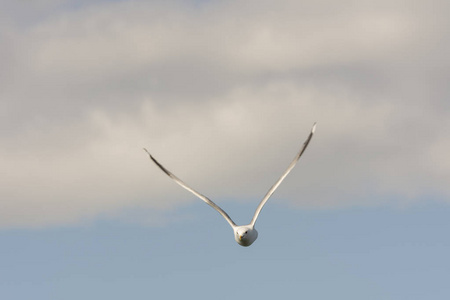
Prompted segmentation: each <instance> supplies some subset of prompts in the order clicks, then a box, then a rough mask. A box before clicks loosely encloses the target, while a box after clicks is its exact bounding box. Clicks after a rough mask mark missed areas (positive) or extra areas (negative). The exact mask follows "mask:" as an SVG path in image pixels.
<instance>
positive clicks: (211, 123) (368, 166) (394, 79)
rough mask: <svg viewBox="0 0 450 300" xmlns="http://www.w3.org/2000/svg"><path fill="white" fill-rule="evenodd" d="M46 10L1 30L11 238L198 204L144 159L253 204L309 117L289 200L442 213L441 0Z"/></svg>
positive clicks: (27, 12) (281, 195) (2, 134)
mask: <svg viewBox="0 0 450 300" xmlns="http://www.w3.org/2000/svg"><path fill="white" fill-rule="evenodd" d="M38 3H40V9H39V10H36V13H33V9H32V7H31V8H30V7H28V9H26V5H25V4H22V6H21V7H19V8H17V4H15V6H14V7H13V8H15V9H12V10H11V11H12V12H13V13H12V15H10V16H9V17H8V18H7V19H6V20H7V21H6V22H7V26H4V27H2V29H0V39H1V41H0V42H1V44H2V45H5V46H2V48H1V49H0V62H1V64H2V66H4V67H3V68H2V70H0V78H1V82H0V87H1V92H0V97H1V102H0V113H1V121H0V125H1V131H0V144H1V147H0V165H2V169H3V170H4V171H2V173H0V181H1V182H2V183H3V185H4V187H3V188H2V190H1V192H0V199H2V200H1V201H0V203H1V205H2V209H1V210H0V220H1V221H0V226H2V227H24V226H25V227H26V226H50V225H57V224H67V223H75V222H80V221H83V220H92V219H93V218H96V217H98V216H102V217H107V216H110V217H120V216H123V215H124V214H127V211H129V210H130V209H134V208H139V209H148V210H151V211H152V213H151V214H149V216H150V215H152V216H155V215H158V216H160V215H164V212H166V213H167V214H168V215H170V212H171V211H172V210H174V209H175V208H176V207H179V206H180V205H187V204H189V203H190V202H192V201H196V200H195V199H192V197H189V195H186V193H185V191H183V190H181V189H178V188H177V187H176V186H174V185H173V183H172V182H170V181H169V180H168V179H167V178H165V177H164V175H163V174H161V173H160V171H159V170H157V169H156V168H155V167H154V166H153V165H151V164H150V162H149V161H148V158H147V157H146V156H145V153H144V152H143V151H142V150H141V148H142V147H143V146H145V147H149V148H150V149H151V151H152V152H153V153H154V154H155V156H156V157H157V158H159V159H160V160H161V162H162V163H163V164H165V165H166V166H167V167H168V168H169V169H171V170H172V171H173V172H174V173H175V174H177V175H178V176H180V177H181V178H183V179H184V180H186V181H187V182H189V183H190V184H191V185H193V186H195V187H196V188H197V189H199V190H201V191H203V192H204V193H205V194H207V195H209V196H210V197H211V198H214V199H217V202H219V203H220V202H221V199H225V198H227V199H234V200H235V201H252V202H255V205H256V203H257V201H258V200H259V199H260V198H261V197H262V196H263V195H264V193H265V191H266V189H268V188H269V187H270V186H271V184H272V183H273V182H274V181H275V180H276V179H277V178H278V176H279V174H281V172H282V171H283V170H284V168H285V167H286V166H287V164H288V163H289V161H290V159H291V157H292V156H293V155H294V154H295V152H296V151H297V149H298V147H299V146H300V145H301V143H302V142H303V140H304V138H305V137H306V135H307V134H308V131H309V129H310V127H311V125H312V123H313V122H314V121H318V129H317V135H316V136H315V138H314V140H313V141H312V143H311V146H310V149H308V151H307V153H306V154H305V157H304V158H302V161H301V162H300V163H299V166H298V168H297V169H295V171H294V172H293V173H292V175H290V176H289V178H287V179H286V182H285V183H284V184H283V186H282V188H281V189H280V190H279V191H277V197H278V202H279V203H285V204H289V205H293V206H300V207H324V208H332V207H342V206H353V205H394V206H397V205H404V204H407V203H412V202H416V201H427V200H426V199H428V198H430V196H432V197H433V198H434V199H437V200H440V201H447V200H446V199H447V198H448V195H449V192H450V190H449V188H448V182H449V179H450V164H449V160H448V159H447V153H448V150H449V146H450V145H449V142H447V141H449V140H450V139H449V138H450V136H449V135H450V121H449V120H450V118H449V111H450V107H449V102H448V101H447V99H448V96H450V95H449V94H450V93H449V88H448V84H447V82H448V79H449V68H448V66H449V63H448V59H446V56H447V53H448V50H449V41H450V39H449V31H448V28H450V24H449V21H448V20H447V19H448V18H447V17H446V16H445V11H446V9H448V4H447V3H446V2H444V1H442V2H438V1H432V2H427V3H415V2H414V1H410V2H408V3H405V2H404V1H401V2H400V1H399V2H395V1H394V2H392V1H390V2H387V1H386V2H384V1H382V2H377V4H376V5H375V4H374V3H372V2H359V4H357V5H355V4H353V2H349V3H347V4H345V3H342V2H340V3H339V5H337V4H336V3H335V2H330V3H328V2H327V1H324V2H320V1H319V2H302V3H299V2H298V1H281V2H277V3H274V2H272V1H258V2H256V1H247V2H246V3H245V4H243V3H241V2H234V1H227V2H220V3H215V2H205V3H202V4H198V3H197V4H196V5H194V4H192V3H191V4H180V3H176V2H162V1H161V2H152V3H148V2H144V1H122V2H106V1H104V2H98V3H96V4H92V3H90V2H89V3H88V2H80V4H79V5H78V6H76V7H74V6H73V5H72V2H70V1H49V2H45V1H43V2H38ZM29 5H31V4H29ZM11 7H12V6H11ZM2 11H4V10H2ZM49 11H51V12H52V13H51V14H50V13H48V12H49ZM447 11H448V10H447ZM3 14H4V13H3ZM261 189H262V190H261ZM155 211H158V212H161V214H159V213H158V214H155ZM149 218H153V217H149ZM146 222H147V223H150V224H157V223H160V222H163V220H162V219H161V217H158V218H157V220H156V219H154V220H153V221H151V220H150V221H148V220H147V221H146Z"/></svg>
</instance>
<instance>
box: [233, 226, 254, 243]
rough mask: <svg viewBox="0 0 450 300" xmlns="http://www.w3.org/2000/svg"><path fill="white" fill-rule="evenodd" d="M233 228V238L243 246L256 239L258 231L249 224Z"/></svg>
mask: <svg viewBox="0 0 450 300" xmlns="http://www.w3.org/2000/svg"><path fill="white" fill-rule="evenodd" d="M233 230H234V239H235V240H236V242H237V243H238V244H239V245H241V246H244V247H248V246H250V245H251V244H253V242H254V241H256V238H257V237H258V231H256V229H255V228H254V227H253V226H251V225H243V226H236V227H234V228H233Z"/></svg>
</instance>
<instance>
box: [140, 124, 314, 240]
mask: <svg viewBox="0 0 450 300" xmlns="http://www.w3.org/2000/svg"><path fill="white" fill-rule="evenodd" d="M315 129H316V124H315V123H314V126H313V127H312V129H311V133H310V134H309V136H308V138H307V139H306V141H305V142H304V143H303V146H302V148H301V149H300V151H299V152H298V154H297V155H296V156H295V157H294V160H293V161H292V162H291V164H290V165H289V167H288V168H287V170H286V171H285V172H284V173H283V175H281V177H280V178H279V179H278V181H277V182H275V184H274V185H273V186H272V187H271V188H270V189H269V191H268V192H267V194H266V195H265V196H264V198H263V199H262V200H261V202H260V203H259V205H258V207H257V208H256V211H255V214H254V215H253V219H252V221H251V222H250V224H248V225H242V226H238V225H236V224H235V223H234V222H233V220H232V219H231V218H230V216H229V215H228V214H227V213H226V212H225V211H224V210H223V209H222V208H220V207H219V206H218V205H217V204H215V203H214V202H212V201H211V200H210V199H209V198H207V197H206V196H204V195H202V194H200V193H199V192H197V191H195V190H194V189H192V188H191V187H189V186H188V185H187V184H186V183H184V182H183V181H182V180H181V179H179V178H178V177H176V176H175V175H174V174H172V172H170V171H169V170H167V169H166V168H164V167H163V166H162V165H161V164H160V163H159V162H158V161H157V160H156V159H155V158H154V157H153V156H152V155H151V154H150V152H148V151H147V149H145V148H144V150H145V151H146V152H147V153H148V155H149V156H150V159H151V160H152V161H153V162H154V163H155V164H156V165H157V166H158V167H159V168H160V169H161V170H162V171H163V172H164V173H166V174H167V175H168V176H169V177H170V178H172V179H173V180H174V181H175V182H176V183H178V184H179V185H180V186H182V187H183V188H185V189H186V190H188V191H189V192H191V193H193V194H194V195H196V196H197V197H199V198H200V199H202V200H203V201H204V202H206V203H207V204H208V205H210V206H211V207H212V208H214V209H215V210H216V211H218V212H219V213H220V214H221V215H222V216H223V217H224V218H225V220H226V221H227V222H228V223H229V224H230V226H231V227H232V228H233V232H234V239H235V240H236V242H237V243H238V244H239V245H241V246H244V247H248V246H250V245H251V244H253V242H254V241H255V240H256V238H257V237H258V231H256V229H255V223H256V219H257V218H258V216H259V213H260V212H261V210H262V208H263V206H264V204H266V202H267V200H269V198H270V196H272V194H273V193H274V192H275V190H276V189H277V188H278V186H279V185H280V183H281V182H282V181H283V179H284V178H285V177H286V176H287V175H288V174H289V172H290V171H291V170H292V169H293V168H294V166H295V165H296V163H297V161H298V160H299V159H300V156H302V154H303V152H304V151H305V149H306V147H308V144H309V142H310V140H311V138H312V136H313V134H314V131H315Z"/></svg>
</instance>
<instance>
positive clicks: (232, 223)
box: [144, 148, 236, 228]
mask: <svg viewBox="0 0 450 300" xmlns="http://www.w3.org/2000/svg"><path fill="white" fill-rule="evenodd" d="M144 150H145V152H147V154H148V155H149V156H150V159H151V160H152V161H153V162H154V163H155V164H156V165H157V166H158V167H159V168H160V169H161V170H162V171H163V172H164V173H166V174H167V175H168V176H169V177H170V178H172V179H173V180H174V181H175V182H176V183H178V184H179V185H180V186H182V187H183V188H185V189H186V190H188V191H189V192H191V193H192V194H194V195H195V196H197V197H198V198H200V199H202V200H203V201H205V202H206V204H208V205H210V206H211V207H212V208H214V209H215V210H217V211H218V212H219V213H220V214H221V215H222V216H223V217H224V218H225V220H227V222H228V223H229V224H230V225H231V227H233V228H234V227H235V226H236V224H235V223H234V222H233V220H231V218H230V216H229V215H228V214H227V213H226V212H225V211H224V210H223V209H222V208H220V207H219V206H218V205H217V204H215V203H214V202H212V201H211V200H210V199H209V198H208V197H206V196H204V195H202V194H200V193H199V192H197V191H196V190H194V189H193V188H191V187H189V186H188V185H187V184H186V183H184V182H183V181H182V180H181V179H180V178H178V177H177V176H175V175H174V174H172V172H170V171H169V170H167V169H166V168H165V167H163V165H161V164H160V163H159V162H158V161H157V160H156V159H155V158H154V157H153V156H152V155H151V154H150V152H148V150H147V149H145V148H144Z"/></svg>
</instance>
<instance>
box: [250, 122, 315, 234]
mask: <svg viewBox="0 0 450 300" xmlns="http://www.w3.org/2000/svg"><path fill="white" fill-rule="evenodd" d="M315 130H316V123H314V125H313V127H312V129H311V133H310V134H309V136H308V138H307V139H306V141H305V142H304V143H303V146H302V148H301V149H300V151H299V152H298V153H297V155H296V156H295V157H294V160H293V161H292V162H291V164H290V165H289V167H288V168H287V170H286V171H285V172H284V173H283V175H281V177H280V179H278V181H277V182H275V184H274V185H273V186H272V187H271V188H270V190H269V191H268V192H267V194H266V195H265V196H264V198H263V199H262V200H261V202H260V203H259V205H258V207H257V208H256V211H255V214H254V216H253V219H252V221H251V223H250V225H251V226H255V223H256V219H257V218H258V216H259V213H260V212H261V210H262V208H263V206H264V204H266V202H267V200H269V198H270V196H272V194H273V193H274V192H275V190H276V189H277V188H278V186H279V185H280V183H281V182H282V181H283V180H284V178H285V177H286V176H287V175H288V174H289V172H291V170H292V169H293V168H294V167H295V165H296V164H297V162H298V160H299V159H300V156H302V154H303V152H304V151H305V150H306V147H308V144H309V142H310V141H311V138H312V136H313V135H314V131H315Z"/></svg>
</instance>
